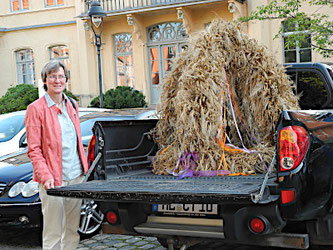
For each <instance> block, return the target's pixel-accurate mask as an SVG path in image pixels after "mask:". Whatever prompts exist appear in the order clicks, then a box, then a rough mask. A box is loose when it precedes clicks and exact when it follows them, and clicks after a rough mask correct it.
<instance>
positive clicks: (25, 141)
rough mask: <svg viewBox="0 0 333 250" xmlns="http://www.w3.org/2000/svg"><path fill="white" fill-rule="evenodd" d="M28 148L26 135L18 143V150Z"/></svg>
mask: <svg viewBox="0 0 333 250" xmlns="http://www.w3.org/2000/svg"><path fill="white" fill-rule="evenodd" d="M27 146H28V142H27V134H24V135H22V137H21V139H20V143H19V148H26V147H27Z"/></svg>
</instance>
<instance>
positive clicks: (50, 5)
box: [45, 0, 64, 7]
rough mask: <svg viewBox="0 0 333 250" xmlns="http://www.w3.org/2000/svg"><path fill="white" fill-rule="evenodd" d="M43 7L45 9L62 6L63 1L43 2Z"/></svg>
mask: <svg viewBox="0 0 333 250" xmlns="http://www.w3.org/2000/svg"><path fill="white" fill-rule="evenodd" d="M45 5H46V6H47V7H53V6H59V5H64V0H45Z"/></svg>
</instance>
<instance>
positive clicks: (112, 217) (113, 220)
mask: <svg viewBox="0 0 333 250" xmlns="http://www.w3.org/2000/svg"><path fill="white" fill-rule="evenodd" d="M106 220H107V221H108V222H109V223H110V224H111V225H112V224H117V222H118V216H117V214H116V213H115V212H114V211H109V212H107V213H106Z"/></svg>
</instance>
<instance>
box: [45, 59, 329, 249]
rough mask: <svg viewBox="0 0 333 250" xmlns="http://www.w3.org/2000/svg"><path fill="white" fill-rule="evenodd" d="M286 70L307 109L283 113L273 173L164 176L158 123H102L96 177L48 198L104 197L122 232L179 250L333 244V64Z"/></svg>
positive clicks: (94, 159)
mask: <svg viewBox="0 0 333 250" xmlns="http://www.w3.org/2000/svg"><path fill="white" fill-rule="evenodd" d="M286 68H287V73H288V74H289V75H290V76H291V78H292V79H293V80H294V81H295V83H296V86H297V87H296V91H297V93H302V97H301V102H300V104H301V107H302V109H306V110H286V111H283V112H282V114H281V116H280V119H279V122H278V124H277V129H276V141H277V146H276V154H275V156H274V159H273V161H272V163H271V165H270V167H269V169H268V171H267V173H266V174H265V175H261V174H257V175H251V176H216V177H191V178H190V177H188V178H183V179H178V178H177V177H175V176H158V175H155V174H153V173H152V171H151V168H152V165H151V159H152V157H153V156H154V155H155V153H156V151H157V148H156V145H155V143H154V142H153V141H152V140H151V139H150V138H149V131H150V130H151V129H152V128H153V127H154V126H155V125H156V122H157V120H156V119H150V120H131V121H128V120H127V121H112V122H111V121H107V122H106V121H100V122H96V123H95V125H94V128H93V131H94V137H93V139H92V140H91V142H90V146H89V155H88V159H89V161H90V164H91V166H92V167H91V169H93V172H92V175H91V176H90V177H92V179H94V180H92V181H89V182H86V183H82V184H78V185H73V186H68V187H62V188H56V189H52V190H49V191H48V194H50V195H57V196H66V197H76V198H88V199H94V200H96V201H98V202H100V208H101V210H102V211H103V212H104V213H105V215H106V216H105V217H106V219H107V221H108V223H109V224H110V225H112V228H113V232H117V233H122V234H132V235H133V234H134V235H151V236H156V237H157V238H158V239H159V241H160V242H161V244H162V245H164V246H166V247H168V248H169V249H174V248H182V249H184V248H185V247H187V246H192V245H195V244H197V243H200V242H202V241H205V242H206V241H212V242H217V241H225V242H231V243H233V242H234V243H238V244H251V245H258V246H275V247H282V248H295V249H307V248H309V247H310V245H316V247H318V248H322V249H324V248H325V249H333V113H332V112H331V111H330V110H329V108H331V106H332V104H333V100H332V98H333V95H332V94H333V79H332V78H333V72H332V68H331V66H330V65H328V64H320V63H315V64H290V65H286ZM310 109H311V110H310ZM274 169H275V171H274Z"/></svg>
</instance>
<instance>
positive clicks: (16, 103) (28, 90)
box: [0, 84, 78, 114]
mask: <svg viewBox="0 0 333 250" xmlns="http://www.w3.org/2000/svg"><path fill="white" fill-rule="evenodd" d="M64 93H65V94H66V95H67V96H69V97H71V98H73V99H74V100H76V101H77V100H78V98H77V97H76V96H74V94H73V93H72V92H70V91H68V90H65V91H64ZM37 99H38V88H36V87H34V86H33V85H31V84H19V85H16V86H15V87H12V88H9V89H8V90H7V92H6V94H5V95H4V96H2V97H1V98H0V114H5V113H9V112H14V111H19V110H25V109H26V108H27V107H28V105H29V104H30V103H32V102H33V101H35V100H37Z"/></svg>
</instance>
